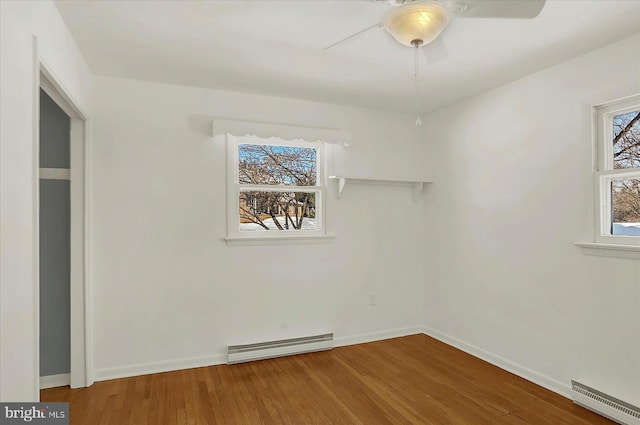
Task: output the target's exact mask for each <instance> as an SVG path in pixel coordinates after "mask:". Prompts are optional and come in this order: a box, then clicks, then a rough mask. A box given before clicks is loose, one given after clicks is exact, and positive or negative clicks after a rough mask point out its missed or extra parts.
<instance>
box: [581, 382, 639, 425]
mask: <svg viewBox="0 0 640 425" xmlns="http://www.w3.org/2000/svg"><path fill="white" fill-rule="evenodd" d="M571 394H572V396H573V402H574V403H575V404H577V405H580V406H582V407H584V408H585V409H589V410H591V411H593V412H595V413H597V414H599V415H602V416H604V417H607V418H609V419H611V420H612V421H615V422H617V423H619V424H623V425H640V408H638V407H636V406H633V405H631V404H629V403H626V402H624V401H622V400H618V399H617V398H614V397H611V396H610V395H607V394H604V393H602V392H600V391H598V390H594V389H593V388H591V387H587V386H586V385H583V384H581V383H579V382H576V381H571Z"/></svg>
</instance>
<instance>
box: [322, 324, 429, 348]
mask: <svg viewBox="0 0 640 425" xmlns="http://www.w3.org/2000/svg"><path fill="white" fill-rule="evenodd" d="M420 333H423V329H422V326H410V327H408V328H398V329H391V330H388V331H381V332H370V333H366V334H358V335H352V336H342V337H338V338H335V339H334V340H333V346H334V347H344V346H345V345H355V344H364V343H366V342H373V341H382V340H384V339H390V338H398V337H401V336H407V335H415V334H420Z"/></svg>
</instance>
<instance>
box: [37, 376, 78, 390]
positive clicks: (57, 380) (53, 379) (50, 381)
mask: <svg viewBox="0 0 640 425" xmlns="http://www.w3.org/2000/svg"><path fill="white" fill-rule="evenodd" d="M67 385H71V374H70V373H61V374H60V375H48V376H41V377H40V389H41V390H44V389H47V388H55V387H66V386H67Z"/></svg>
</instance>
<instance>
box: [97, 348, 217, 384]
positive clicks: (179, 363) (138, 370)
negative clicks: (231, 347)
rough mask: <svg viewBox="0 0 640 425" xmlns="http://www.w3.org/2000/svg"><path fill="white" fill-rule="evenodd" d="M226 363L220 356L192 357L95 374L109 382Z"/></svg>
mask: <svg viewBox="0 0 640 425" xmlns="http://www.w3.org/2000/svg"><path fill="white" fill-rule="evenodd" d="M226 362H227V356H226V355H223V354H219V355H214V356H202V357H190V358H185V359H175V360H167V361H161V362H152V363H139V364H134V365H129V366H122V367H112V368H106V369H97V370H96V371H95V373H94V378H95V381H107V380H109V379H118V378H130V377H132V376H140V375H149V374H151V373H162V372H173V371H176V370H182V369H192V368H196V367H207V366H214V365H219V364H224V363H226Z"/></svg>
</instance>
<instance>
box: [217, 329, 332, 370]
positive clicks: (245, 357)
mask: <svg viewBox="0 0 640 425" xmlns="http://www.w3.org/2000/svg"><path fill="white" fill-rule="evenodd" d="M331 348H333V333H329V334H322V335H313V336H305V337H300V338H291V339H281V340H279V341H268V342H258V343H255V344H245V345H229V347H228V348H227V364H234V363H243V362H251V361H254V360H263V359H270V358H273V357H283V356H291V355H294V354H302V353H312V352H315V351H324V350H330V349H331Z"/></svg>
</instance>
